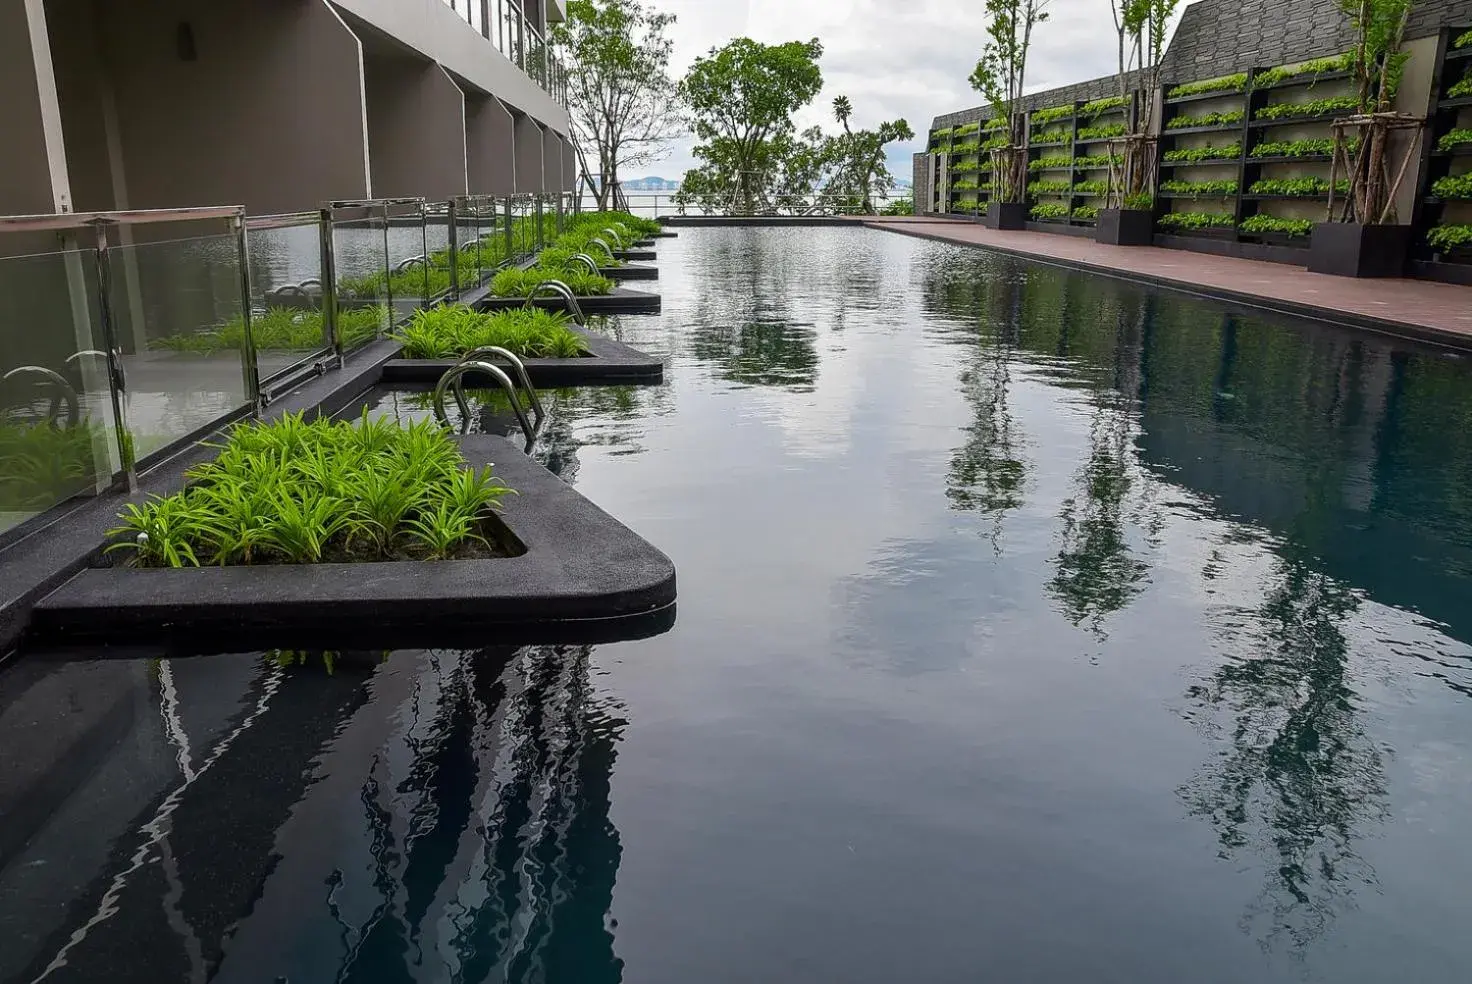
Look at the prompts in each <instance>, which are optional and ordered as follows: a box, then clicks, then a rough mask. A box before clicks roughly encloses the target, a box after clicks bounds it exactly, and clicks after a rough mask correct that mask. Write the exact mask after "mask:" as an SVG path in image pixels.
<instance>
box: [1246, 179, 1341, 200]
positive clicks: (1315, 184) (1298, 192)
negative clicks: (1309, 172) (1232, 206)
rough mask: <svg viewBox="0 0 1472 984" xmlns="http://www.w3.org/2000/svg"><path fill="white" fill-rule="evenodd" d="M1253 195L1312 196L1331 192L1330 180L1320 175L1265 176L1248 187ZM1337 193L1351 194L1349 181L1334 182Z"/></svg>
mask: <svg viewBox="0 0 1472 984" xmlns="http://www.w3.org/2000/svg"><path fill="white" fill-rule="evenodd" d="M1247 191H1248V193H1249V194H1253V195H1284V196H1287V197H1292V198H1311V197H1314V196H1317V195H1327V194H1328V193H1329V181H1328V179H1326V178H1319V177H1311V176H1310V177H1300V178H1263V179H1262V180H1261V181H1254V182H1253V183H1252V185H1251V186H1250V187H1249V188H1248V189H1247ZM1334 192H1335V194H1340V195H1347V194H1349V182H1348V181H1336V182H1334Z"/></svg>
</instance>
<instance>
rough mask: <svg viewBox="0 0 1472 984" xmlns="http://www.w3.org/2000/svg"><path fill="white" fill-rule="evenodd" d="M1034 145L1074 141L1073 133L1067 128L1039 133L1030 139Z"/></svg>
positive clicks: (1041, 145)
mask: <svg viewBox="0 0 1472 984" xmlns="http://www.w3.org/2000/svg"><path fill="white" fill-rule="evenodd" d="M1030 142H1031V143H1032V145H1033V146H1034V147H1046V146H1049V145H1052V144H1068V143H1072V142H1073V135H1072V134H1070V133H1069V132H1068V131H1067V130H1063V129H1053V130H1047V131H1045V132H1043V133H1039V134H1037V135H1036V136H1034V137H1033V138H1032V140H1031V141H1030Z"/></svg>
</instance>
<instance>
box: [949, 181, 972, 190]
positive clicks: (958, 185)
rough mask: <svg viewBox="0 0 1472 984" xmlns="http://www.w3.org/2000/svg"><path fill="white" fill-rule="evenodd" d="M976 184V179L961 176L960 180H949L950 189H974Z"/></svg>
mask: <svg viewBox="0 0 1472 984" xmlns="http://www.w3.org/2000/svg"><path fill="white" fill-rule="evenodd" d="M976 185H977V183H976V181H974V180H972V179H971V178H962V179H961V180H960V181H952V182H951V190H952V191H975V190H976Z"/></svg>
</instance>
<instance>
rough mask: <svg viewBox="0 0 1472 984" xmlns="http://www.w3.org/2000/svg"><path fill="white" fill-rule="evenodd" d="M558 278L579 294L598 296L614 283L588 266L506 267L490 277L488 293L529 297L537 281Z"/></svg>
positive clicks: (498, 295) (608, 291) (610, 290)
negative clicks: (557, 267) (596, 274)
mask: <svg viewBox="0 0 1472 984" xmlns="http://www.w3.org/2000/svg"><path fill="white" fill-rule="evenodd" d="M549 280H560V281H562V282H563V283H565V284H567V286H568V288H569V289H571V290H572V292H573V293H574V294H576V295H577V296H578V297H597V296H603V295H605V294H611V293H612V292H613V287H614V283H613V281H612V280H609V279H608V278H607V277H599V276H594V275H593V274H591V273H588V272H587V270H582V269H578V270H570V269H566V268H564V269H561V270H558V269H555V268H546V269H543V268H541V267H533V268H531V269H528V270H522V269H519V268H517V267H508V268H507V269H505V270H502V271H501V272H500V273H498V274H496V276H495V277H494V278H493V279H492V280H491V293H492V294H494V295H495V296H496V297H530V296H531V293H532V291H533V290H535V289H536V287H537V285H538V284H543V283H546V282H547V281H549Z"/></svg>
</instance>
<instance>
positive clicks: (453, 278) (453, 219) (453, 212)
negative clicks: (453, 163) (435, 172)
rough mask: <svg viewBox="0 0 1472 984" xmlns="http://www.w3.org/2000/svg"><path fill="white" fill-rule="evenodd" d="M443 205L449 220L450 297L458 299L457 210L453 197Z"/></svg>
mask: <svg viewBox="0 0 1472 984" xmlns="http://www.w3.org/2000/svg"><path fill="white" fill-rule="evenodd" d="M445 205H446V208H447V214H448V217H449V222H450V298H451V299H452V300H456V301H458V300H460V245H459V244H460V235H459V229H458V228H457V224H458V223H459V210H458V209H456V208H455V199H453V198H451V199H450V200H449V201H448V202H446V203H445ZM426 255H427V254H426ZM426 276H428V274H426Z"/></svg>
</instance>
